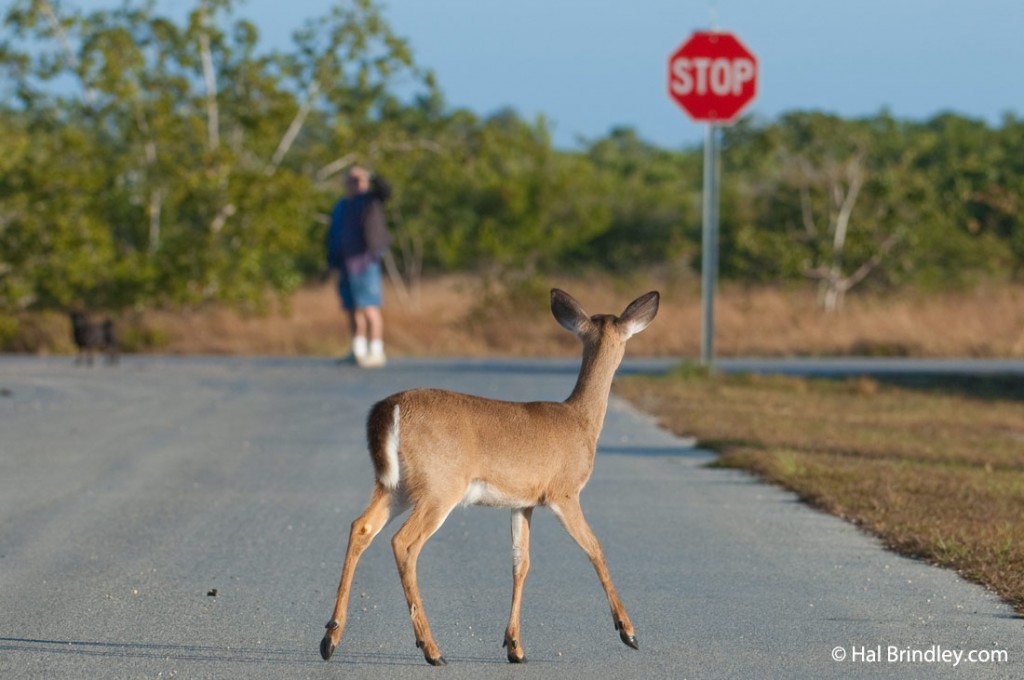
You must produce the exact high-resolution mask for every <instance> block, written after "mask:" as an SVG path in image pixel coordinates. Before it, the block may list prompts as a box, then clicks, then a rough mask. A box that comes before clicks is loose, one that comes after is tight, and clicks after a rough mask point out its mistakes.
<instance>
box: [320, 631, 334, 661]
mask: <svg viewBox="0 0 1024 680" xmlns="http://www.w3.org/2000/svg"><path fill="white" fill-rule="evenodd" d="M331 654H334V643H333V642H331V634H330V633H328V634H327V635H324V639H323V640H321V641H320V656H322V657H323V658H324V661H327V660H328V659H330V658H331Z"/></svg>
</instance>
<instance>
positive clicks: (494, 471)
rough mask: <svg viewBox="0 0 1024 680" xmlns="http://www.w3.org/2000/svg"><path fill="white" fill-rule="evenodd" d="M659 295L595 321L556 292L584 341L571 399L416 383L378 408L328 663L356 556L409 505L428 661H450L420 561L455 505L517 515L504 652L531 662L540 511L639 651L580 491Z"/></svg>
mask: <svg viewBox="0 0 1024 680" xmlns="http://www.w3.org/2000/svg"><path fill="white" fill-rule="evenodd" d="M659 298H660V296H659V294H658V292H657V291H652V292H650V293H647V294H646V295H643V296H641V297H639V298H637V299H636V300H634V301H633V302H631V303H630V304H629V305H628V306H627V307H626V309H625V310H624V311H623V312H622V314H621V315H619V316H617V317H616V316H615V315H612V314H598V315H595V316H588V315H587V313H586V312H585V311H584V310H583V307H582V306H580V303H579V302H577V301H576V300H575V299H574V298H573V297H572V296H571V295H569V294H568V293H566V292H564V291H562V290H559V289H557V288H555V289H552V290H551V312H552V314H553V315H554V317H555V320H557V321H558V323H559V324H560V325H561V326H562V327H563V328H565V329H566V330H568V331H570V332H572V333H574V334H575V335H576V336H577V338H579V340H580V341H581V342H582V344H583V358H582V363H581V365H580V371H579V376H578V378H577V381H576V386H575V388H574V389H573V391H572V393H571V394H570V395H569V397H568V398H567V399H566V400H565V401H564V402H545V401H536V402H513V401H500V400H496V399H487V398H484V397H478V396H473V395H469V394H463V393H459V392H451V391H447V390H438V389H429V388H417V389H412V390H408V391H404V392H398V393H396V394H392V395H391V396H389V397H386V398H385V399H383V400H381V401H379V402H378V403H376V404H375V405H374V406H373V407H372V408H371V409H370V413H369V416H368V418H367V428H366V429H367V443H368V446H369V450H370V458H371V460H372V462H373V468H374V473H375V483H374V486H373V491H372V494H371V498H370V502H369V505H368V506H367V507H366V510H365V511H364V512H363V514H362V515H360V516H359V517H358V518H357V519H356V520H355V521H354V522H353V523H352V526H351V531H350V534H349V540H348V548H347V551H346V554H345V560H344V563H343V566H342V572H341V582H340V583H339V585H338V594H337V598H336V600H335V604H334V611H333V613H332V615H331V619H330V621H328V623H327V625H326V626H325V628H326V629H327V630H326V633H325V634H324V637H323V639H322V640H321V642H320V655H321V656H322V657H323V659H324V660H325V661H326V660H329V659H330V658H331V655H332V654H333V653H334V650H335V649H336V648H337V646H338V644H339V643H340V641H341V636H342V633H343V632H344V630H345V623H346V617H347V610H348V601H349V595H350V593H351V590H352V581H353V578H354V575H355V569H356V564H357V563H358V562H359V558H360V556H361V555H362V554H363V552H364V551H365V550H366V548H367V547H368V546H369V545H370V543H371V542H372V541H373V539H374V538H375V537H376V536H377V534H378V533H379V532H380V531H381V530H382V529H383V528H384V527H385V526H386V525H387V524H388V523H389V522H390V521H391V520H392V519H393V518H395V517H397V516H399V515H401V514H402V513H404V512H405V511H406V510H410V514H409V517H408V519H407V520H406V521H405V523H404V524H402V526H401V527H400V528H399V529H398V531H396V532H395V534H394V537H393V538H392V540H391V545H392V548H393V551H394V556H395V562H396V564H397V567H398V574H399V578H400V579H401V582H402V589H403V591H404V594H405V599H406V603H407V604H408V607H409V615H410V617H411V619H412V627H413V632H414V634H415V638H416V647H417V648H419V649H420V650H421V651H422V653H423V656H424V658H425V659H426V661H427V662H428V663H429V664H431V665H433V666H443V665H446V661H445V659H444V657H443V656H442V655H441V650H440V648H439V647H438V645H437V642H436V641H435V640H434V636H433V635H432V634H431V631H430V624H429V622H428V621H427V615H426V612H425V610H424V608H423V600H422V599H421V597H420V591H419V587H418V585H417V580H416V562H417V559H418V557H419V554H420V550H421V549H422V548H423V545H424V544H425V543H426V541H427V540H428V539H429V538H430V537H431V536H432V535H433V534H434V533H435V532H436V531H437V530H438V529H439V528H440V527H441V525H442V524H444V521H445V519H446V518H447V517H448V515H449V513H451V511H452V510H453V509H455V507H456V506H459V505H462V506H468V505H483V506H492V507H502V508H509V509H511V513H512V609H511V613H510V615H509V620H508V625H507V627H506V629H505V637H504V642H503V645H502V646H503V647H504V648H505V649H506V650H507V657H508V660H509V662H511V663H523V662H525V661H526V651H525V649H524V647H523V643H522V638H521V634H520V621H521V619H520V612H521V607H522V595H523V584H524V583H525V581H526V575H527V572H529V570H530V523H531V519H532V517H533V511H534V509H535V508H537V507H539V506H543V507H545V508H547V509H549V510H551V511H552V512H553V513H554V514H555V516H556V517H557V518H558V520H559V521H560V522H561V524H562V526H563V527H564V528H565V529H566V531H567V532H568V533H569V535H570V536H571V537H572V538H573V540H574V541H575V542H576V543H577V544H578V545H579V547H580V548H582V549H583V551H584V552H585V553H586V554H587V556H588V557H589V558H590V562H591V564H592V565H593V567H594V570H595V571H596V572H597V577H598V580H599V581H600V583H601V586H602V587H603V589H604V592H605V595H606V596H607V598H608V604H609V606H610V608H611V614H612V621H613V623H614V625H615V630H616V631H618V633H619V638H620V639H621V640H622V642H624V643H625V644H626V645H628V646H629V647H631V648H633V649H639V648H640V646H639V643H638V642H637V638H636V631H635V630H634V628H633V624H632V622H631V621H630V619H629V616H628V615H627V614H626V609H625V607H624V606H623V604H622V600H621V599H620V598H619V595H618V593H617V592H616V590H615V586H614V585H613V584H612V579H611V576H610V574H609V572H608V567H607V564H606V562H605V555H604V551H603V550H602V548H601V544H600V543H599V542H598V540H597V538H596V536H595V535H594V532H593V531H592V530H591V529H590V526H589V525H588V524H587V521H586V519H585V518H584V516H583V510H582V508H581V506H580V492H581V491H582V490H583V487H584V486H585V485H586V483H587V481H588V480H589V479H590V476H591V473H592V471H593V469H594V458H595V456H596V453H597V440H598V437H599V435H600V434H601V430H602V428H603V426H604V419H605V415H606V413H607V409H608V397H609V393H610V391H611V384H612V379H613V377H614V375H615V372H616V370H617V369H618V367H619V364H620V363H621V362H622V358H623V356H624V354H625V347H626V341H627V340H629V338H630V337H632V336H633V335H635V334H637V333H639V332H640V331H642V330H644V328H646V327H647V325H648V324H650V322H651V321H652V320H653V319H654V317H655V315H656V314H657V312H658V302H659Z"/></svg>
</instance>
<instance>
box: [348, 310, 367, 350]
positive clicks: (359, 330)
mask: <svg viewBox="0 0 1024 680" xmlns="http://www.w3.org/2000/svg"><path fill="white" fill-rule="evenodd" d="M351 319H352V321H351V323H352V356H353V358H354V359H355V360H356V363H362V362H363V360H364V359H366V356H367V355H368V354H369V346H370V345H369V342H368V341H367V333H368V331H369V322H368V320H367V317H366V310H364V309H360V308H356V309H353V310H352V312H351Z"/></svg>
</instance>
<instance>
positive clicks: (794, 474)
mask: <svg viewBox="0 0 1024 680" xmlns="http://www.w3.org/2000/svg"><path fill="white" fill-rule="evenodd" d="M615 389H616V392H617V394H619V395H620V396H622V397H625V398H627V399H629V400H630V401H632V402H633V403H634V404H635V405H636V406H638V407H639V408H641V409H643V410H645V411H648V412H650V413H653V414H654V415H656V416H657V417H658V418H659V419H660V420H661V422H662V424H663V426H665V427H667V428H668V429H671V430H673V431H674V432H676V433H678V434H680V435H684V436H691V437H696V438H697V440H698V441H699V442H700V445H701V446H703V447H706V448H710V449H713V450H715V451H717V452H718V453H720V454H721V457H720V459H719V462H718V463H717V464H718V465H722V466H728V467H734V468H740V469H743V470H748V471H750V472H753V473H754V474H756V475H758V476H760V477H761V478H763V479H765V480H767V481H769V482H772V483H775V484H779V485H781V486H783V487H785V488H787V489H791V490H792V491H794V492H795V493H797V494H798V495H799V496H800V498H802V499H803V500H805V501H806V502H808V503H810V504H811V505H813V506H815V507H818V508H821V509H823V510H826V511H828V512H830V513H833V514H835V515H838V516H840V517H842V518H844V519H847V520H849V521H851V522H853V523H855V524H857V525H858V526H860V527H862V528H864V529H865V530H867V531H869V532H871V533H873V534H875V535H877V536H878V537H880V538H881V540H882V541H883V542H884V543H885V544H886V545H887V546H888V547H890V548H892V549H893V550H896V551H898V552H900V553H903V554H905V555H910V556H913V557H917V558H920V559H924V560H927V561H930V562H933V563H935V564H939V565H942V566H945V567H949V568H952V569H955V570H956V571H958V572H959V573H960V574H962V575H963V576H964V577H966V578H968V579H970V580H972V581H975V582H977V583H981V584H983V585H985V586H987V587H989V588H991V589H992V590H993V591H995V592H996V593H998V594H999V595H1000V596H1002V597H1003V598H1005V599H1006V600H1007V601H1008V602H1009V603H1010V604H1011V605H1012V606H1013V607H1014V608H1015V609H1016V610H1017V612H1018V613H1020V614H1024V522H1022V521H1021V517H1024V409H1022V408H1021V402H1022V401H1024V386H1022V385H1021V381H1020V380H1019V379H1014V380H1004V379H1000V378H985V379H978V380H971V379H963V378H959V379H951V380H945V379H937V378H930V379H928V380H915V381H903V382H901V381H898V380H888V379H887V380H886V381H884V382H883V381H882V380H876V379H873V378H851V379H847V380H827V379H805V378H794V377H781V376H759V375H721V374H719V375H708V374H706V373H703V372H701V371H699V370H695V369H693V368H692V367H687V368H683V369H681V370H680V371H678V372H676V373H675V374H673V375H670V376H667V377H663V378H649V377H630V378H625V379H622V380H620V381H618V382H617V383H616V388H615Z"/></svg>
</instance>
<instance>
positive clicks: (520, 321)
mask: <svg viewBox="0 0 1024 680" xmlns="http://www.w3.org/2000/svg"><path fill="white" fill-rule="evenodd" d="M549 285H554V286H559V287H562V288H565V289H566V290H568V291H569V292H570V293H573V294H574V295H575V296H576V297H578V298H579V299H580V301H581V302H582V303H583V305H584V307H585V308H586V309H588V310H590V311H591V312H594V313H596V312H618V311H621V310H622V308H623V307H624V306H625V305H626V303H628V302H629V301H630V300H632V299H633V298H634V297H636V296H637V295H639V294H641V293H643V292H646V291H648V290H651V289H658V290H661V291H662V294H663V297H662V309H661V312H660V314H659V319H658V323H656V324H653V325H652V326H651V327H650V328H649V329H648V330H647V331H646V332H645V333H643V334H642V335H640V336H638V337H637V338H636V339H635V340H634V341H633V342H632V344H631V345H630V353H631V354H632V355H635V356H642V355H648V356H684V357H685V356H697V355H699V353H700V324H701V309H700V291H699V288H698V286H697V285H696V283H695V282H693V281H692V280H681V281H671V280H666V279H665V278H664V277H656V276H649V277H644V276H637V277H634V278H633V279H632V280H629V281H616V280H611V279H608V278H597V277H594V278H586V279H559V280H553V281H544V282H543V283H534V284H532V285H527V286H523V287H520V288H517V289H515V290H513V291H501V290H497V289H495V288H493V287H487V286H485V285H484V284H483V283H482V282H481V281H480V280H479V279H473V278H468V277H454V276H452V277H444V278H440V279H434V280H428V281H426V282H425V283H424V285H423V287H422V291H421V293H420V303H419V305H403V304H400V303H399V301H398V298H397V296H396V295H395V292H394V291H393V290H392V289H391V288H390V287H389V286H385V316H386V324H387V329H386V336H387V344H388V351H389V353H390V354H392V355H394V356H485V355H492V356H493V355H505V356H512V355H521V356H545V355H572V354H575V353H576V352H577V351H578V348H577V347H576V344H575V343H574V342H573V341H572V339H571V338H570V337H569V336H568V335H567V334H566V333H564V332H563V331H562V330H561V329H560V328H559V327H558V326H557V324H555V323H554V322H553V321H552V320H551V315H550V313H549V311H548V300H547V287H548V286H549ZM120 322H121V327H122V329H123V331H122V335H123V336H124V339H125V344H126V345H127V349H128V350H129V351H133V350H134V351H159V352H169V353H175V354H256V355H294V354H314V355H337V354H342V353H344V351H345V348H346V347H347V344H348V337H347V335H348V332H347V329H346V327H345V322H344V319H343V316H342V314H341V312H340V309H339V308H338V302H337V298H336V296H335V293H334V289H333V287H332V286H330V285H322V286H315V287H310V288H306V289H303V290H301V291H299V292H298V293H297V294H295V295H294V296H293V297H292V299H291V300H290V301H289V304H288V305H287V307H286V308H283V307H281V306H274V307H272V309H271V310H270V312H269V313H267V314H263V315H256V314H243V313H240V312H236V311H231V310H226V309H221V308H210V309H203V310H199V311H192V312H159V311H157V312H145V313H141V314H136V315H125V316H124V317H122V318H121V319H120ZM22 325H23V327H24V328H26V329H29V330H31V332H30V333H28V335H27V337H26V336H23V337H22V338H21V340H20V341H19V342H18V343H16V344H13V345H11V344H9V346H8V347H7V349H8V350H18V351H35V352H44V353H45V352H69V351H71V349H72V348H71V343H70V337H69V335H68V330H67V322H66V320H65V319H63V318H60V317H54V316H52V315H51V316H49V317H40V316H36V317H32V318H31V319H29V320H28V321H27V322H23V324H22ZM716 326H717V329H716V330H717V332H716V351H717V353H718V354H719V355H722V356H840V355H851V354H854V355H873V356H879V355H890V356H920V357H949V356H975V357H1022V356H1024V286H1010V285H1005V286H992V287H982V288H978V289H975V290H971V291H966V292H960V293H946V294H932V295H926V294H921V293H906V294H902V295H898V296H886V297H872V296H852V297H851V298H849V300H848V303H847V307H846V309H845V310H843V312H842V313H841V314H838V315H835V316H831V317H830V316H826V315H823V314H822V313H821V312H820V311H819V310H818V309H817V307H816V304H815V298H814V293H813V291H811V290H808V289H783V288H771V287H761V288H744V287H740V286H728V285H727V286H724V287H723V289H722V290H721V293H720V295H719V298H718V305H717V314H716Z"/></svg>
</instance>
